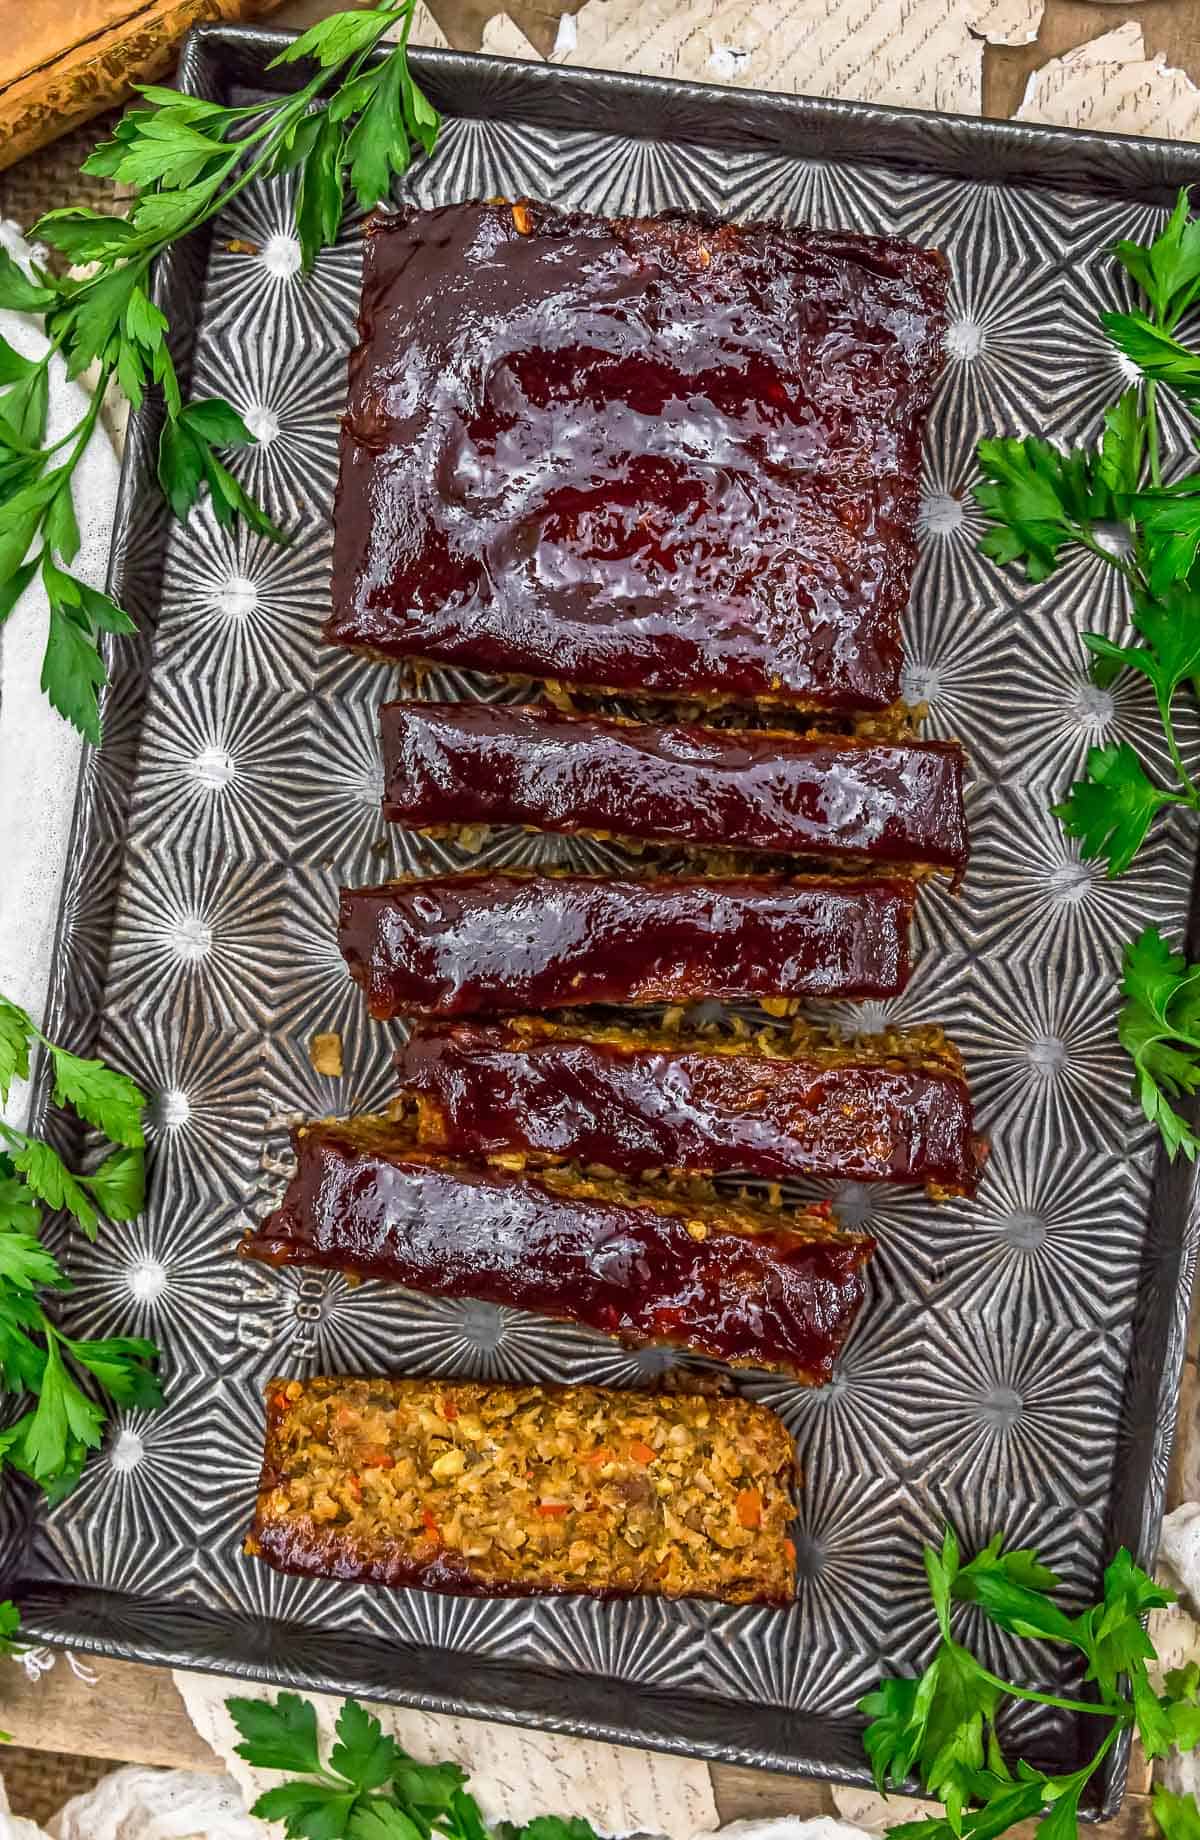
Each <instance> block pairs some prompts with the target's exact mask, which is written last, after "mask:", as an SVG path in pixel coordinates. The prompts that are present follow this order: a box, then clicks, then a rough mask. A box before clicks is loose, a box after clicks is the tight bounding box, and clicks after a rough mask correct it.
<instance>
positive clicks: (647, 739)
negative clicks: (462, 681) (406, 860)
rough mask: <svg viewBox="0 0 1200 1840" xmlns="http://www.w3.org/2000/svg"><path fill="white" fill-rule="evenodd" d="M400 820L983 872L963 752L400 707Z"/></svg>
mask: <svg viewBox="0 0 1200 1840" xmlns="http://www.w3.org/2000/svg"><path fill="white" fill-rule="evenodd" d="M380 722H381V726H382V730H383V759H384V773H385V791H384V799H383V812H384V816H385V817H386V818H390V819H392V820H393V821H394V822H396V823H399V824H406V825H409V826H410V827H411V828H413V829H415V830H422V829H439V828H444V827H445V826H448V825H477V824H485V825H486V824H524V825H529V826H531V827H532V828H533V829H535V830H546V831H562V832H565V833H566V834H568V835H574V834H576V833H579V832H587V833H590V834H592V835H596V834H599V835H607V836H611V835H619V836H625V837H634V838H639V839H643V840H645V841H647V842H655V843H682V844H702V845H706V846H709V847H711V848H715V849H731V850H745V851H753V852H758V851H770V852H785V853H789V854H791V855H796V856H834V857H850V858H852V859H858V860H869V861H872V862H879V863H886V864H892V865H895V864H902V865H918V864H919V865H922V866H936V867H939V868H943V869H950V870H953V871H954V873H955V874H956V875H958V874H961V872H962V870H963V869H964V868H965V866H966V861H967V826H966V818H965V815H964V813H963V794H962V778H963V757H962V749H961V748H960V747H959V746H958V744H957V742H953V741H908V742H896V743H888V742H883V741H860V740H856V739H854V738H853V737H850V736H839V735H820V736H813V737H805V736H798V735H789V734H784V733H780V732H774V733H771V732H761V731H755V730H747V729H724V728H705V727H701V726H700V725H699V724H697V723H691V724H683V723H680V724H676V725H671V726H666V725H662V724H659V723H653V722H630V721H626V720H624V719H622V718H621V717H618V716H613V717H608V718H604V717H599V716H579V715H564V714H563V713H561V712H560V711H559V710H557V709H554V708H552V707H550V706H549V705H547V704H543V703H538V704H533V705H530V706H528V707H523V708H522V707H517V706H514V705H513V704H510V703H415V702H414V703H389V704H387V705H385V707H384V708H383V709H382V710H381V712H380Z"/></svg>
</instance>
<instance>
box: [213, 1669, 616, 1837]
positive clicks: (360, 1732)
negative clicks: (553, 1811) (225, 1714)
mask: <svg viewBox="0 0 1200 1840" xmlns="http://www.w3.org/2000/svg"><path fill="white" fill-rule="evenodd" d="M225 1704H226V1706H227V1708H228V1710H229V1713H230V1716H231V1717H232V1719H233V1722H234V1724H235V1725H236V1726H237V1729H238V1731H239V1732H240V1734H241V1737H242V1742H241V1743H240V1744H239V1745H238V1746H237V1754H238V1756H239V1757H242V1758H244V1759H245V1761H246V1762H247V1763H249V1764H251V1765H253V1767H254V1768H256V1769H260V1770H283V1771H287V1772H289V1773H291V1774H294V1775H296V1776H298V1777H300V1778H302V1780H300V1781H294V1782H287V1783H282V1784H281V1785H280V1786H279V1787H278V1788H277V1789H268V1790H267V1791H266V1793H265V1794H263V1795H260V1796H259V1798H258V1800H257V1801H256V1802H255V1804H254V1806H253V1808H252V1809H251V1811H250V1812H251V1814H254V1815H257V1816H258V1817H259V1818H260V1819H261V1820H264V1821H282V1822H283V1825H284V1831H285V1832H286V1834H287V1835H288V1840H343V1837H345V1840H432V1837H433V1836H434V1835H443V1836H445V1837H446V1840H489V1834H490V1833H494V1834H495V1835H496V1836H497V1840H597V1836H596V1834H595V1832H594V1830H593V1829H592V1827H591V1826H590V1825H589V1824H588V1822H587V1821H581V1820H578V1819H575V1820H564V1819H561V1818H559V1817H558V1816H556V1815H542V1816H540V1817H538V1818H537V1819H536V1820H533V1821H530V1822H528V1823H527V1824H526V1825H525V1826H524V1827H517V1826H514V1825H513V1823H512V1822H510V1821H502V1822H501V1823H499V1825H498V1826H497V1827H496V1828H495V1829H493V1830H489V1829H488V1828H487V1827H486V1826H485V1825H484V1821H483V1817H482V1815H481V1814H480V1811H479V1804H478V1802H476V1800H475V1798H474V1796H473V1795H471V1794H470V1793H469V1792H468V1790H467V1789H466V1787H465V1784H466V1781H467V1776H466V1772H465V1770H461V1769H460V1768H459V1766H458V1765H457V1764H456V1763H432V1764H428V1763H418V1762H417V1761H416V1759H415V1758H413V1757H410V1756H409V1755H408V1753H407V1751H405V1750H403V1749H402V1748H401V1746H400V1745H399V1744H397V1742H396V1740H395V1739H394V1738H392V1737H388V1736H386V1735H385V1734H384V1731H383V1728H382V1726H381V1725H380V1723H379V1720H378V1719H377V1718H375V1717H374V1716H373V1715H372V1714H371V1713H369V1712H367V1711H365V1710H364V1708H363V1707H362V1706H360V1705H359V1704H358V1703H357V1701H356V1700H352V1699H348V1700H347V1701H346V1702H345V1704H344V1705H343V1707H342V1709H341V1711H340V1713H339V1714H338V1718H337V1725H336V1728H335V1729H336V1737H337V1742H336V1744H335V1745H334V1746H333V1748H332V1749H331V1751H330V1753H329V1760H328V1762H327V1763H323V1762H322V1760H321V1747H320V1742H319V1739H318V1736H317V1715H316V1712H315V1711H314V1709H313V1707H312V1705H311V1703H310V1702H309V1701H308V1700H303V1699H301V1698H300V1697H299V1695H298V1694H295V1693H281V1694H280V1695H279V1697H278V1699H276V1700H275V1701H274V1702H271V1701H269V1700H255V1699H229V1700H226V1702H225Z"/></svg>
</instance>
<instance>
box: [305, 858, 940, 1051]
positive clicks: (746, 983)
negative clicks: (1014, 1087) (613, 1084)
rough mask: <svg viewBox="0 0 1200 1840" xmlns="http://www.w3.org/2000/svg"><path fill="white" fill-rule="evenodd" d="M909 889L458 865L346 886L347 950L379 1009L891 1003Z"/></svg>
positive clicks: (904, 885) (905, 954)
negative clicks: (464, 870) (756, 1001)
mask: <svg viewBox="0 0 1200 1840" xmlns="http://www.w3.org/2000/svg"><path fill="white" fill-rule="evenodd" d="M913 894H914V890H913V884H912V883H911V882H908V881H901V880H883V879H879V880H863V881H851V880H845V881H840V880H834V879H830V880H825V881H822V880H819V879H813V880H810V881H800V880H789V879H788V878H787V877H785V876H770V875H764V876H753V877H750V876H747V877H730V878H729V879H727V880H717V881H711V882H706V881H702V880H699V879H688V880H681V881H667V880H647V881H637V880H629V881H617V880H606V879H601V878H599V877H595V876H586V875H561V876H560V875H528V876H522V875H448V876H438V877H430V878H428V879H424V880H415V881H409V882H388V883H385V884H384V885H383V886H381V887H378V888H352V889H351V888H345V889H343V890H342V899H341V910H340V916H339V925H338V944H339V945H340V947H341V949H342V955H343V957H344V958H345V960H346V963H347V964H348V965H349V967H350V970H351V973H352V975H353V976H354V978H355V980H356V981H357V982H358V983H359V984H360V985H361V986H362V988H363V990H364V991H365V992H366V996H367V1002H368V1005H369V1007H370V1011H371V1014H372V1015H373V1016H375V1017H376V1018H377V1019H378V1020H380V1021H383V1020H385V1019H386V1018H388V1017H390V1016H404V1015H416V1014H425V1015H437V1016H469V1015H474V1014H476V1013H478V1012H479V1011H481V1010H526V1009H562V1008H566V1007H568V1006H573V1005H576V1004H585V1003H688V1002H692V1001H694V1000H696V999H699V998H702V997H716V998H722V999H726V1000H728V999H735V998H741V997H746V998H752V997H761V998H766V999H769V1000H772V1001H775V1000H779V1001H787V1000H790V999H792V998H802V997H809V998H811V997H823V998H833V997H888V996H894V995H895V994H896V992H897V991H900V990H902V989H903V988H904V985H905V984H906V983H907V981H908V972H909V950H908V929H909V922H910V919H911V917H912V907H913Z"/></svg>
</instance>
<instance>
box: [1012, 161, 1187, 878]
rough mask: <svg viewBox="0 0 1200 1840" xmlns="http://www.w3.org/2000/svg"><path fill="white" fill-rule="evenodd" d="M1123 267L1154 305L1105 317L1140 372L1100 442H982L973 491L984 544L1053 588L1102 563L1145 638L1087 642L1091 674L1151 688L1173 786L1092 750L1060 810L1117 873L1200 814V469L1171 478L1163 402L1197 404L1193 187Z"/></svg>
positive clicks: (1108, 750) (1099, 637)
mask: <svg viewBox="0 0 1200 1840" xmlns="http://www.w3.org/2000/svg"><path fill="white" fill-rule="evenodd" d="M1113 254H1114V255H1115V257H1116V259H1117V261H1118V262H1119V263H1120V264H1121V266H1122V267H1123V268H1124V269H1125V271H1126V273H1127V274H1128V275H1130V276H1131V277H1132V279H1133V280H1134V281H1135V282H1136V283H1137V285H1138V287H1139V288H1140V289H1141V290H1142V292H1143V294H1144V295H1145V303H1146V304H1145V310H1139V311H1136V312H1128V313H1102V314H1101V315H1100V320H1101V324H1102V325H1103V327H1104V330H1105V331H1106V333H1107V334H1108V337H1109V339H1110V340H1111V341H1112V343H1113V345H1114V346H1115V347H1116V349H1117V350H1118V351H1119V352H1121V353H1122V354H1123V356H1124V357H1125V358H1126V359H1127V360H1129V362H1130V363H1131V364H1133V365H1135V366H1136V367H1137V369H1138V370H1140V371H1141V373H1142V381H1141V382H1140V383H1139V384H1138V385H1137V386H1136V387H1134V388H1132V389H1129V390H1126V391H1125V392H1124V393H1123V394H1122V396H1121V397H1120V398H1119V400H1118V401H1117V403H1116V404H1115V405H1114V406H1113V408H1111V409H1110V410H1109V411H1108V413H1107V415H1106V416H1105V425H1104V433H1103V436H1102V438H1101V440H1100V442H1099V444H1098V445H1097V446H1095V447H1093V448H1072V449H1070V450H1068V451H1066V452H1063V451H1062V450H1060V449H1059V448H1057V447H1053V446H1051V444H1050V443H1049V442H1048V441H1042V440H1038V439H1037V438H1036V437H1034V436H1028V437H1026V438H1025V439H1024V440H1016V439H1011V440H985V441H981V442H980V444H979V461H980V465H981V466H982V468H983V472H984V475H985V479H984V483H983V484H981V485H979V486H977V487H976V496H977V498H978V500H979V503H980V505H981V506H982V508H983V510H984V511H985V512H986V514H987V517H988V520H989V523H988V528H987V529H986V530H985V532H984V535H983V538H982V548H983V551H984V553H985V554H986V555H988V556H990V557H991V558H992V559H993V561H995V562H998V563H1000V564H1002V565H1008V564H1017V565H1019V566H1020V567H1021V568H1023V570H1024V572H1025V574H1026V575H1027V577H1028V578H1029V580H1030V581H1035V582H1039V581H1045V580H1046V579H1047V577H1049V576H1050V575H1052V574H1053V573H1054V571H1055V570H1056V569H1057V568H1058V567H1059V566H1060V564H1061V563H1062V561H1063V560H1064V558H1065V556H1066V555H1067V554H1069V552H1070V551H1071V549H1072V548H1075V549H1080V548H1082V549H1086V550H1088V551H1090V552H1091V554H1093V555H1095V556H1099V557H1100V558H1101V559H1102V560H1103V561H1104V562H1105V563H1106V564H1107V566H1108V567H1109V568H1111V569H1112V570H1114V571H1115V572H1116V573H1117V574H1118V575H1120V576H1121V577H1122V578H1123V579H1124V581H1125V582H1126V583H1127V584H1128V586H1129V589H1130V593H1131V596H1132V606H1133V624H1134V628H1135V637H1134V638H1133V639H1132V640H1130V642H1129V643H1128V644H1125V645H1119V644H1117V643H1116V642H1115V641H1113V640H1111V639H1109V638H1107V637H1106V636H1105V635H1104V634H1102V633H1093V632H1088V633H1084V634H1083V635H1082V637H1083V643H1084V645H1085V646H1086V647H1087V649H1088V651H1089V652H1090V653H1091V655H1092V658H1093V660H1094V661H1095V663H1094V665H1093V676H1094V677H1095V678H1096V680H1097V681H1098V682H1103V683H1109V682H1111V681H1112V679H1113V678H1114V677H1115V676H1116V675H1117V673H1118V671H1120V670H1122V669H1124V670H1131V671H1135V672H1137V673H1138V675H1139V676H1141V677H1144V678H1145V679H1146V681H1147V682H1148V683H1149V684H1150V686H1151V688H1152V690H1153V692H1154V697H1155V701H1156V703H1157V705H1158V713H1159V719H1160V721H1161V723H1162V728H1163V734H1164V737H1165V739H1166V744H1167V750H1168V753H1169V755H1170V759H1171V764H1172V767H1173V769H1174V774H1175V783H1174V784H1173V785H1166V786H1164V785H1161V784H1160V783H1159V781H1158V779H1157V778H1156V777H1155V776H1153V775H1152V774H1151V773H1150V772H1149V771H1148V770H1147V768H1146V766H1145V765H1144V763H1143V762H1142V761H1141V760H1139V758H1138V756H1137V754H1136V753H1135V751H1134V749H1133V748H1132V747H1130V746H1129V745H1128V743H1122V744H1120V745H1119V746H1118V745H1110V746H1108V747H1101V748H1092V749H1091V750H1090V752H1089V754H1088V759H1087V770H1086V774H1085V777H1084V778H1083V779H1082V780H1080V781H1078V782H1077V783H1076V784H1075V785H1074V786H1072V788H1071V791H1070V794H1069V796H1068V798H1067V799H1066V800H1065V801H1064V802H1063V803H1062V804H1060V805H1058V806H1056V807H1055V812H1056V815H1057V816H1058V817H1060V818H1061V819H1062V821H1063V824H1064V826H1065V828H1066V829H1067V831H1068V832H1069V833H1070V834H1071V835H1072V836H1074V837H1078V839H1079V841H1080V846H1081V849H1082V853H1083V855H1084V856H1085V857H1091V858H1103V859H1105V860H1106V861H1107V863H1108V872H1109V874H1110V875H1120V874H1122V873H1123V871H1124V870H1126V869H1127V868H1128V867H1129V865H1130V863H1131V862H1132V861H1133V859H1134V857H1135V856H1136V855H1137V852H1138V850H1139V849H1140V848H1141V846H1142V844H1143V842H1144V841H1145V838H1146V834H1147V832H1148V831H1149V829H1150V826H1151V824H1152V823H1153V821H1154V818H1155V816H1156V815H1157V813H1158V812H1160V811H1162V810H1163V809H1164V808H1165V807H1167V806H1169V805H1185V806H1188V807H1190V808H1191V809H1192V810H1200V787H1198V786H1197V784H1196V781H1195V779H1194V777H1193V775H1192V774H1191V772H1190V771H1189V769H1188V767H1187V764H1186V762H1185V761H1184V758H1183V754H1182V750H1181V749H1180V746H1179V741H1178V737H1177V736H1176V733H1175V710H1176V699H1177V697H1178V695H1179V693H1180V692H1181V691H1182V690H1184V689H1192V690H1194V689H1195V687H1196V684H1197V681H1198V680H1200V573H1198V571H1197V552H1198V551H1200V471H1192V472H1188V473H1186V474H1185V475H1184V476H1182V477H1181V478H1178V479H1175V480H1172V481H1171V482H1170V483H1169V484H1164V483H1163V470H1162V468H1163V457H1162V443H1161V438H1160V429H1159V413H1158V396H1159V391H1160V390H1161V389H1162V388H1164V387H1166V388H1168V389H1171V390H1173V391H1174V392H1175V393H1176V394H1177V395H1178V396H1180V397H1181V398H1182V399H1183V400H1184V401H1185V402H1189V403H1191V402H1194V401H1197V400H1200V354H1198V353H1196V352H1193V351H1191V350H1189V349H1188V347H1187V346H1185V345H1183V344H1182V343H1181V342H1180V341H1179V339H1178V338H1177V337H1176V336H1175V335H1176V330H1177V328H1178V326H1179V323H1180V321H1181V320H1182V319H1183V317H1184V315H1185V314H1186V313H1187V311H1188V309H1189V308H1190V307H1191V306H1193V305H1194V304H1195V303H1196V301H1197V300H1200V219H1197V218H1193V217H1192V215H1191V211H1190V207H1189V204H1188V198H1187V194H1186V192H1181V193H1180V196H1179V201H1178V203H1177V205H1176V207H1175V210H1174V211H1173V212H1172V214H1171V217H1170V220H1169V222H1168V223H1167V225H1166V227H1165V228H1164V229H1163V231H1162V233H1161V234H1160V235H1159V236H1158V237H1157V238H1156V239H1155V240H1154V241H1153V242H1152V243H1150V244H1149V245H1147V246H1143V245H1142V244H1139V243H1131V242H1121V243H1118V244H1117V245H1116V248H1115V249H1114V251H1113Z"/></svg>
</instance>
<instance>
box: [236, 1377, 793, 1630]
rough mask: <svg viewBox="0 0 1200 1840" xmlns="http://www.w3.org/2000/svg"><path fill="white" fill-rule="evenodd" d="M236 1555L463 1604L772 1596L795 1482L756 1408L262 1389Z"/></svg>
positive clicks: (596, 1391)
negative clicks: (247, 1526) (257, 1445)
mask: <svg viewBox="0 0 1200 1840" xmlns="http://www.w3.org/2000/svg"><path fill="white" fill-rule="evenodd" d="M266 1398H267V1429H266V1448H265V1452H264V1456H263V1470H262V1480H261V1483H260V1486H259V1495H258V1504H257V1507H256V1510H255V1515H254V1523H253V1526H252V1528H251V1531H250V1535H249V1538H248V1539H247V1541H246V1551H247V1552H248V1553H251V1554H252V1555H254V1556H256V1557H257V1558H260V1559H263V1560H265V1561H266V1563H267V1564H268V1565H273V1566H274V1567H276V1569H277V1570H279V1571H283V1572H298V1573H301V1574H303V1575H304V1576H307V1577H313V1578H341V1579H347V1580H351V1581H365V1582H367V1583H370V1584H379V1585H394V1586H404V1585H419V1586H422V1587H424V1588H425V1589H427V1590H434V1591H449V1592H461V1593H464V1594H468V1595H471V1596H478V1597H523V1596H530V1595H533V1594H537V1593H553V1594H558V1593H562V1592H568V1591H574V1592H583V1593H586V1594H587V1595H589V1596H593V1597H626V1596H633V1595H637V1594H651V1595H655V1596H665V1597H708V1598H716V1599H718V1600H720V1601H721V1602H723V1603H730V1604H750V1603H762V1604H787V1603H789V1602H790V1601H791V1599H792V1597H793V1595H794V1590H795V1584H794V1572H795V1551H794V1548H793V1546H792V1543H791V1541H790V1539H789V1538H788V1525H789V1522H790V1521H791V1519H792V1516H793V1511H794V1510H793V1504H792V1498H791V1494H790V1487H791V1484H792V1481H793V1479H794V1474H795V1460H794V1456H793V1452H792V1444H791V1439H790V1438H789V1436H788V1434H787V1432H786V1430H785V1429H784V1427H783V1425H782V1424H781V1423H780V1421H779V1419H777V1418H776V1417H775V1415H774V1414H773V1413H772V1412H769V1411H768V1410H767V1408H766V1407H765V1406H760V1405H756V1404H754V1403H753V1402H751V1401H749V1400H745V1399H731V1398H716V1397H712V1396H709V1395H707V1394H694V1393H673V1394H666V1393H664V1394H654V1395H649V1394H644V1393H624V1392H610V1391H606V1390H604V1389H601V1388H599V1387H593V1386H576V1387H557V1386H487V1385H476V1384H472V1383H468V1382H464V1381H453V1382H450V1381H428V1380H348V1379H313V1380H306V1381H301V1380H272V1381H271V1382H270V1384H269V1386H268V1387H267V1395H266Z"/></svg>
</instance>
